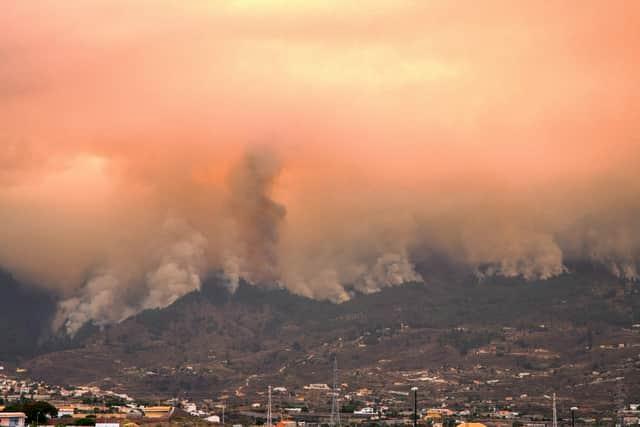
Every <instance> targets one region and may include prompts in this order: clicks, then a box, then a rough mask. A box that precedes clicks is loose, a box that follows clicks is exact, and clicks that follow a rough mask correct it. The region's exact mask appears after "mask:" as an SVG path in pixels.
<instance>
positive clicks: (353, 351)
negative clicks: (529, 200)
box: [14, 267, 640, 396]
mask: <svg viewBox="0 0 640 427" xmlns="http://www.w3.org/2000/svg"><path fill="white" fill-rule="evenodd" d="M425 276H426V275H425ZM426 277H428V276H426ZM639 289H640V288H639V287H638V284H636V283H626V282H624V281H620V280H618V279H616V278H614V277H611V276H610V275H608V274H607V273H606V272H604V271H596V270H593V269H589V268H586V269H582V270H581V269H580V268H577V267H576V268H574V269H573V273H571V274H565V275H562V276H559V277H556V278H553V279H550V280H545V281H532V282H527V281H524V280H522V279H517V278H516V279H505V278H491V279H487V280H484V281H478V280H476V279H474V278H472V277H462V276H461V277H459V278H457V279H456V280H450V281H449V280H447V279H445V278H437V279H436V278H434V279H432V280H430V281H429V280H428V281H427V283H425V284H408V285H404V286H399V287H396V288H388V289H384V290H383V291H381V292H379V293H375V294H370V295H355V296H354V298H353V299H351V300H350V301H348V302H345V303H343V304H332V303H329V302H322V301H314V300H310V299H307V298H304V297H300V296H296V295H292V294H290V293H289V292H288V291H285V290H281V289H262V288H256V287H253V286H250V285H248V284H246V283H243V284H241V286H240V287H239V289H238V290H237V291H236V292H235V293H234V294H230V293H229V292H228V291H227V288H226V287H225V285H224V283H223V281H222V280H221V279H220V278H216V277H213V278H211V279H209V280H208V281H206V282H205V283H204V284H203V286H202V289H201V291H199V292H193V293H191V294H188V295H186V296H184V297H183V298H180V299H179V300H178V301H176V302H175V303H174V304H172V305H171V306H169V307H167V308H164V309H155V310H147V311H144V312H142V313H140V314H138V315H137V316H134V317H132V318H130V319H127V320H126V321H124V322H122V323H120V324H118V325H113V326H110V327H106V328H104V329H102V330H100V329H98V328H95V327H87V328H85V330H84V331H83V332H82V337H80V338H78V339H76V340H75V341H73V342H71V343H66V344H65V346H63V347H64V348H65V349H64V350H59V351H48V350H47V351H42V352H41V354H40V355H39V356H37V357H34V358H33V359H31V360H30V361H29V362H28V363H27V364H26V365H27V366H28V367H29V369H30V373H31V375H35V376H37V377H41V378H45V379H48V380H50V381H53V382H62V383H90V382H91V383H96V384H100V385H103V386H105V387H112V388H116V389H120V390H125V391H127V392H131V393H135V394H137V395H154V396H173V395H176V394H177V393H179V392H183V393H184V392H188V393H191V394H192V395H194V396H198V395H201V396H208V395H210V394H211V393H212V392H213V391H216V390H217V391H221V390H226V389H228V388H230V387H233V386H234V385H237V384H242V383H243V381H245V379H246V378H247V377H248V376H250V375H254V374H260V375H263V376H271V375H276V376H278V375H279V376H278V379H279V380H282V381H288V382H291V383H302V382H304V381H314V380H315V381H318V380H322V379H323V378H324V376H326V372H327V370H328V369H329V366H328V365H325V364H326V363H328V360H329V355H330V354H331V353H332V352H339V353H340V354H341V366H342V367H344V368H345V369H356V368H361V367H366V366H371V365H372V364H375V362H376V361H377V360H378V359H382V358H387V359H393V360H394V363H395V366H397V367H406V368H418V367H423V366H440V365H441V364H442V363H448V364H451V363H459V364H464V363H471V362H468V361H467V356H466V354H467V353H468V352H469V351H471V350H472V349H473V348H476V347H479V346H482V345H486V344H488V343H489V342H492V341H496V340H497V341H500V340H503V339H504V333H503V329H504V327H509V328H515V329H518V330H522V331H525V332H526V333H529V332H530V333H531V334H532V335H531V336H532V337H534V336H535V339H534V338H531V339H530V341H529V343H528V344H527V340H526V339H522V340H520V342H518V343H517V344H514V345H518V346H525V347H526V346H528V345H534V344H533V343H534V342H537V343H538V344H535V345H544V346H547V347H549V348H551V349H553V351H556V352H558V353H559V354H562V355H564V356H562V357H567V358H574V359H575V358H576V357H578V356H577V355H581V356H579V357H582V358H585V359H584V363H585V365H584V366H591V365H588V364H589V363H592V362H589V360H591V359H590V358H591V357H592V356H590V355H589V354H584V348H585V345H591V344H592V343H591V341H593V339H594V338H592V335H594V334H596V339H604V338H602V337H609V336H610V337H614V336H615V335H612V334H613V332H610V331H617V330H620V329H621V328H629V327H630V325H631V324H632V323H636V322H640V293H639ZM14 291H15V290H14ZM26 300H27V301H31V302H30V303H31V304H33V301H32V300H30V299H29V298H27V299H26ZM44 301H48V303H49V304H50V303H51V301H50V300H43V302H42V304H44ZM38 319H39V321H40V322H42V321H43V319H44V316H43V317H39V318H38ZM20 323H21V321H19V322H17V324H20ZM14 324H16V323H14ZM541 325H545V327H548V328H551V329H553V330H554V332H553V333H547V334H542V335H536V333H537V332H536V331H537V329H538V328H540V327H541ZM37 326H38V325H27V324H26V323H25V324H22V325H21V327H22V329H16V333H17V334H18V335H15V336H19V334H20V333H27V334H28V333H29V330H30V329H29V328H31V327H33V328H34V329H37ZM18 331H23V332H18ZM407 331H409V332H407ZM460 331H463V332H460ZM525 332H523V334H525ZM597 337H600V338H597ZM363 346H366V348H367V350H366V351H363ZM19 348H21V349H23V351H25V352H24V353H23V354H28V351H26V350H25V348H24V347H19ZM59 348H62V347H59ZM42 349H45V350H46V347H41V350H42ZM399 349H402V351H398V350H399ZM308 355H315V359H313V360H306V358H307V357H308ZM514 360H515V359H508V358H502V359H496V360H495V363H498V364H503V365H504V366H511V365H512V364H513V363H516V362H514ZM518 360H520V359H518ZM576 360H577V359H576ZM596 362H597V361H596ZM596 362H593V363H596ZM517 363H524V362H522V361H520V362H517ZM527 363H528V364H524V365H523V366H529V365H531V366H534V367H535V366H536V365H535V364H533V365H532V364H531V363H529V362H527ZM536 363H537V362H536ZM514 366H515V365H514ZM544 366H546V365H544ZM539 367H540V368H541V369H542V367H543V365H540V366H539ZM189 368H191V369H189ZM285 368H286V369H285Z"/></svg>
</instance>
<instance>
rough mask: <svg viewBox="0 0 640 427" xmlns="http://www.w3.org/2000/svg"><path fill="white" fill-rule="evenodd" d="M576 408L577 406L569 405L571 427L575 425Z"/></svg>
mask: <svg viewBox="0 0 640 427" xmlns="http://www.w3.org/2000/svg"><path fill="white" fill-rule="evenodd" d="M577 410H578V407H577V406H572V407H571V427H576V411H577Z"/></svg>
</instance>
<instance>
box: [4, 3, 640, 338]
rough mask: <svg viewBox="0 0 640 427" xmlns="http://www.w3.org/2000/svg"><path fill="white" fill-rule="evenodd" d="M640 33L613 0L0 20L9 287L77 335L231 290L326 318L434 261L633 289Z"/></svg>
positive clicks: (73, 14)
mask: <svg viewBox="0 0 640 427" xmlns="http://www.w3.org/2000/svg"><path fill="white" fill-rule="evenodd" d="M639 20H640V5H639V4H635V3H631V2H619V3H614V4H606V5H605V4H604V3H603V2H598V1H586V2H580V4H579V5H575V4H571V3H570V2H569V3H541V2H536V1H531V2H519V3H518V4H515V3H509V2H506V3H505V2H501V1H495V2H493V1H488V2H486V3H485V4H484V5H483V8H482V10H478V8H477V7H475V4H473V3H472V2H468V3H466V2H462V3H459V2H458V3H455V4H452V3H451V2H446V1H442V2H440V1H432V2H397V1H385V0H375V1H374V2H373V3H370V4H368V6H367V8H366V9H364V8H362V5H360V4H359V3H358V2H350V1H344V0H341V1H332V0H331V1H326V0H325V1H322V2H313V1H310V2H300V3H299V4H295V3H291V2H282V1H277V0H272V1H255V2H253V1H251V0H247V1H243V2H236V1H228V2H216V3H212V2H208V1H199V0H193V1H190V2H180V3H176V2H171V1H164V0H159V1H154V2H152V3H150V2H147V1H144V0H143V1H140V2H130V1H124V0H122V1H120V0H116V1H112V0H111V1H104V0H90V1H86V2H82V3H77V4H72V5H71V4H65V5H62V4H60V2H55V1H49V0H46V1H42V2H38V3H37V5H36V4H34V3H30V2H11V3H9V4H6V5H3V13H2V14H0V28H2V35H0V125H1V126H0V267H1V268H3V269H6V270H8V271H10V272H11V273H12V274H14V275H15V276H16V277H17V278H18V279H20V280H21V281H22V282H24V283H25V284H26V285H28V286H38V287H43V288H46V289H48V290H50V291H51V292H54V293H56V294H58V295H59V296H60V300H61V301H62V302H61V303H60V305H59V307H58V313H57V316H56V319H55V322H54V323H55V324H54V328H56V329H61V330H63V331H65V332H67V333H69V334H74V333H76V332H77V331H78V329H79V328H80V327H81V326H82V325H83V324H85V323H86V322H94V323H96V324H108V323H113V322H118V321H120V320H122V319H124V318H126V317H128V316H131V315H133V314H135V313H137V312H139V311H140V310H143V309H146V308H153V307H163V306H166V305H168V304H171V303H172V302H173V301H175V300H176V299H177V298H179V297H180V296H182V295H184V294H186V293H188V292H191V291H194V290H197V289H199V288H200V285H201V282H202V280H203V279H204V278H205V277H206V276H207V275H209V274H211V273H214V272H219V271H223V272H224V273H225V274H226V275H227V277H228V278H229V282H230V287H231V289H232V290H233V289H234V288H235V287H236V286H237V284H238V282H239V281H240V280H241V279H243V280H246V281H248V282H250V283H252V284H253V285H255V286H268V287H282V288H286V289H289V290H290V291H291V292H294V293H296V294H300V295H304V296H307V297H310V298H318V299H328V300H331V301H335V302H341V301H345V300H347V299H349V298H351V297H352V296H353V295H354V293H369V292H376V291H379V290H380V289H383V288H385V287H393V286H399V285H401V284H403V283H408V282H425V283H426V285H427V286H428V283H429V280H430V274H431V271H430V269H429V268H430V267H429V266H433V264H430V263H428V262H425V259H427V258H429V257H431V258H430V259H441V260H448V262H451V265H455V266H456V267H457V268H461V269H464V270H465V271H469V272H473V273H475V274H476V276H477V277H478V278H479V279H482V278H486V277H489V276H494V275H500V276H506V277H522V278H523V279H526V280H534V279H546V278H550V277H553V276H556V275H559V274H564V273H570V269H571V265H572V262H574V261H586V262H591V263H595V264H598V265H602V266H604V267H606V268H607V269H609V271H611V273H612V274H614V275H616V276H618V277H620V278H621V279H625V280H638V279H639V278H640V277H639V273H640V219H639V218H640V140H639V139H638V138H639V135H640V117H639V113H638V112H640V87H639V86H638V84H637V76H638V75H640V55H638V54H637V50H638V43H639V42H638V40H640V24H639V23H638V21H639ZM250 141H268V142H267V143H263V144H250V143H248V142H250ZM425 266H426V267H425Z"/></svg>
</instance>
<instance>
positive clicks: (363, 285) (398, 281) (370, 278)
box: [355, 253, 424, 294]
mask: <svg viewBox="0 0 640 427" xmlns="http://www.w3.org/2000/svg"><path fill="white" fill-rule="evenodd" d="M411 282H420V283H422V282H424V279H423V278H422V276H421V275H420V274H419V273H418V272H416V271H415V267H414V265H413V264H412V263H411V261H409V259H408V256H407V254H406V253H401V254H400V253H385V254H383V255H381V256H380V257H379V258H378V259H376V261H375V263H374V264H373V266H371V267H370V268H368V269H367V270H366V271H365V272H364V274H363V275H362V276H361V277H360V278H359V279H358V280H357V281H356V282H355V289H356V290H358V291H359V292H362V293H366V294H370V293H374V292H379V291H381V290H382V289H383V288H387V287H392V286H399V285H403V284H405V283H411Z"/></svg>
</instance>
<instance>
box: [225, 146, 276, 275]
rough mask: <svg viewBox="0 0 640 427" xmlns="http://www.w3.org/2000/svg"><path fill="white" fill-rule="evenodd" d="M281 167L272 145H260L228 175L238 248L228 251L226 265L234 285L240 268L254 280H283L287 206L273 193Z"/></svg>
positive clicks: (236, 245) (235, 239)
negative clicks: (282, 249)
mask: <svg viewBox="0 0 640 427" xmlns="http://www.w3.org/2000/svg"><path fill="white" fill-rule="evenodd" d="M281 169H282V165H281V160H280V158H279V156H278V154H277V153H276V152H275V151H274V150H273V148H270V147H268V146H260V147H258V148H254V149H253V150H251V151H249V152H248V153H247V154H245V156H244V158H243V159H242V161H241V163H240V164H239V165H238V166H237V167H236V168H234V169H233V170H232V172H231V175H230V177H229V185H230V211H231V216H232V223H233V231H234V232H235V238H234V241H235V243H236V244H235V245H233V246H234V247H235V250H236V252H235V253H234V254H232V255H228V258H227V260H226V262H225V266H226V267H227V270H228V274H229V277H231V278H232V286H234V287H235V286H237V279H238V277H239V276H240V274H241V273H240V272H242V275H243V276H244V278H245V279H246V280H248V281H250V282H254V283H262V284H266V285H269V284H275V283H277V282H278V281H279V280H280V273H279V261H278V252H279V248H278V243H279V240H280V239H279V237H280V231H281V227H282V222H283V221H284V219H285V216H286V212H287V210H286V208H285V207H284V206H283V205H282V204H280V203H278V202H276V201H274V200H273V198H272V197H273V196H272V193H273V187H274V184H275V180H276V179H277V178H278V176H279V174H280V172H281Z"/></svg>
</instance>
